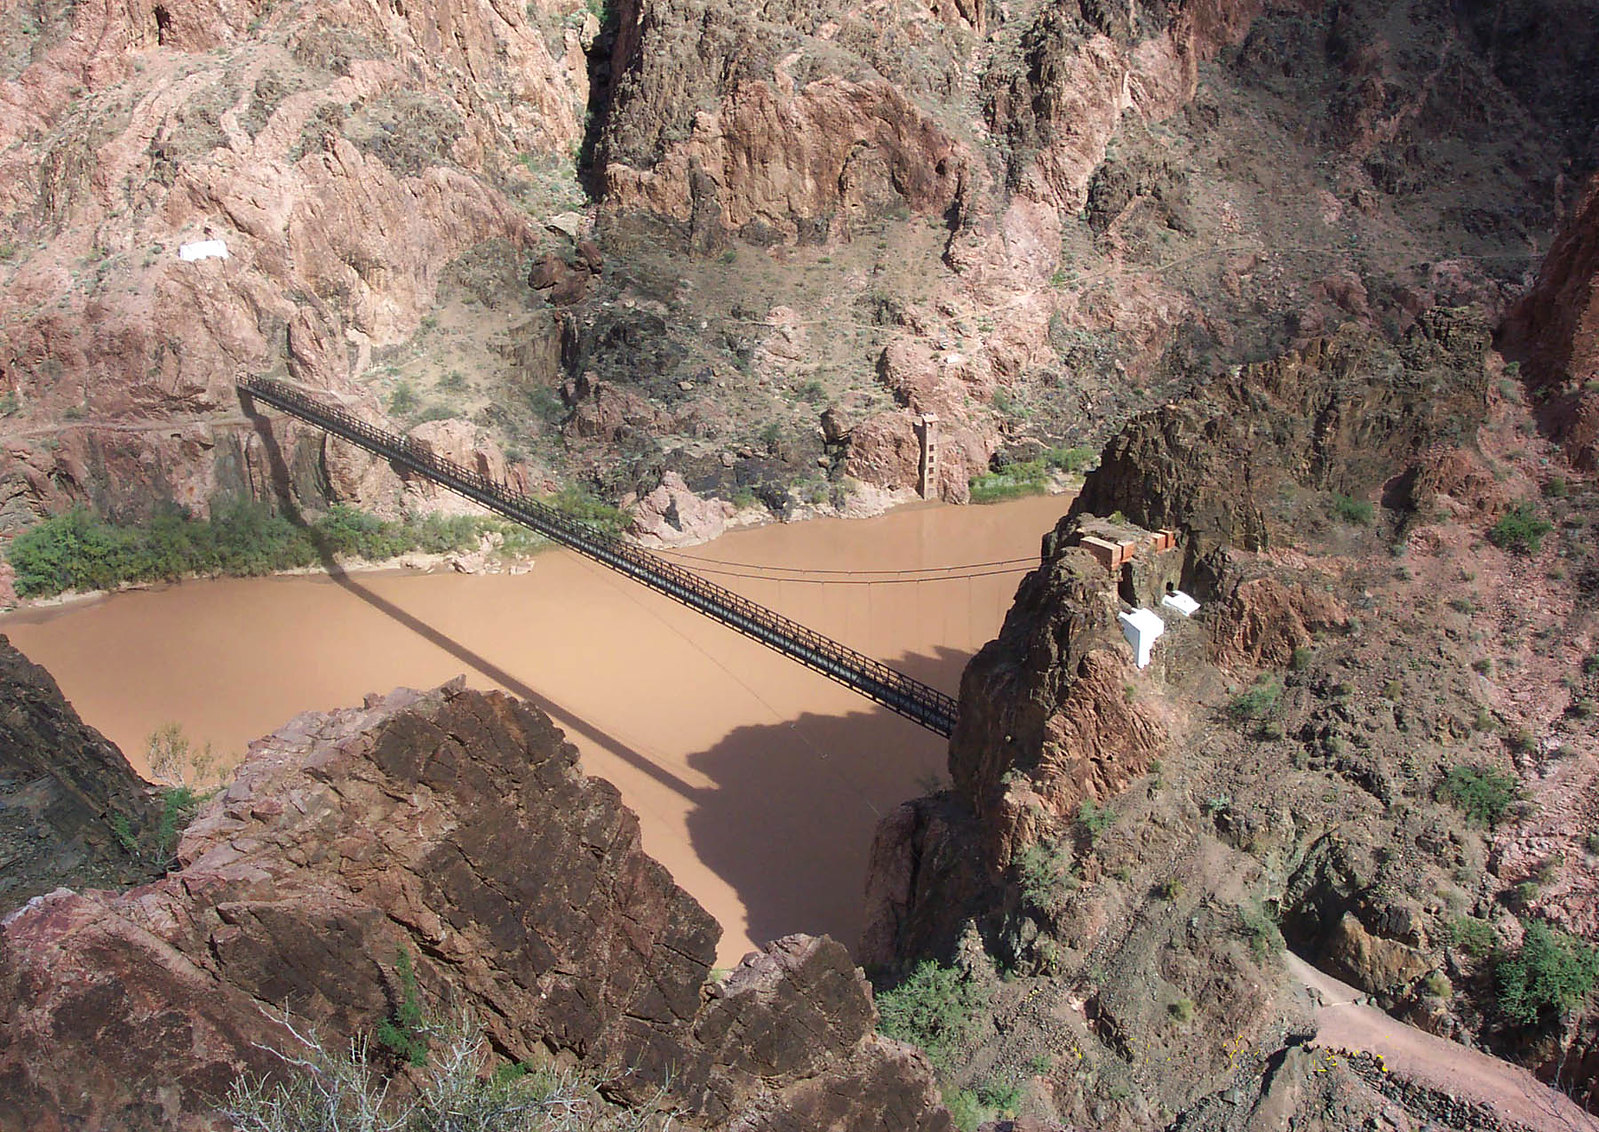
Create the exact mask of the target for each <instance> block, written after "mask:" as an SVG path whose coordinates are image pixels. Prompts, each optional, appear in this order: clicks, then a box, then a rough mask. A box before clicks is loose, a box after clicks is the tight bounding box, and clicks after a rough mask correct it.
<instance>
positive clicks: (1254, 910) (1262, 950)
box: [1238, 901, 1287, 959]
mask: <svg viewBox="0 0 1599 1132" xmlns="http://www.w3.org/2000/svg"><path fill="white" fill-rule="evenodd" d="M1238 918H1239V921H1240V923H1241V924H1242V925H1243V930H1244V938H1245V939H1247V940H1248V941H1249V949H1250V950H1251V951H1253V952H1254V953H1255V955H1256V956H1257V957H1259V958H1261V959H1264V958H1266V957H1267V956H1269V955H1276V954H1277V953H1279V952H1281V951H1282V950H1283V948H1284V947H1286V946H1287V944H1285V943H1284V942H1283V933H1282V929H1280V928H1279V927H1278V926H1277V919H1276V917H1275V916H1273V915H1272V913H1271V909H1269V908H1267V907H1266V906H1265V905H1264V904H1261V903H1258V902H1255V901H1251V902H1250V903H1248V904H1245V905H1243V906H1241V907H1240V908H1239V909H1238Z"/></svg>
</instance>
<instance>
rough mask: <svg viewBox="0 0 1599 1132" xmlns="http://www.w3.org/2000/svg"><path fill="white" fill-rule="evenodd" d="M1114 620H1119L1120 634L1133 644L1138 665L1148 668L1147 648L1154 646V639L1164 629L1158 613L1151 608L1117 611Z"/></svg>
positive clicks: (1164, 625) (1163, 623) (1164, 624)
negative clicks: (1126, 611)
mask: <svg viewBox="0 0 1599 1132" xmlns="http://www.w3.org/2000/svg"><path fill="white" fill-rule="evenodd" d="M1116 620H1118V621H1120V622H1121V626H1122V636H1124V637H1126V638H1127V643H1128V644H1130V645H1132V646H1133V655H1134V658H1135V659H1136V660H1137V662H1138V667H1140V668H1148V667H1149V650H1150V649H1152V648H1154V647H1155V641H1156V640H1158V639H1159V637H1160V635H1161V634H1162V633H1164V632H1165V631H1166V623H1165V622H1164V621H1162V620H1161V619H1160V614H1158V613H1156V612H1155V611H1154V610H1151V609H1134V610H1132V611H1131V612H1129V613H1118V614H1117V615H1116Z"/></svg>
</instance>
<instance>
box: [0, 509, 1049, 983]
mask: <svg viewBox="0 0 1599 1132" xmlns="http://www.w3.org/2000/svg"><path fill="white" fill-rule="evenodd" d="M1067 503H1068V499H1067V498H1066V497H1062V496H1057V497H1053V498H1035V499H1025V500H1019V501H1017V502H1013V503H1008V504H1002V505H996V506H989V507H943V506H925V505H924V506H916V507H910V508H905V509H902V510H899V511H895V512H892V513H890V514H888V515H884V516H881V517H879V518H875V519H865V520H852V521H847V520H836V519H823V520H814V521H811V522H805V523H796V524H792V525H787V526H784V525H773V526H768V527H761V528H756V529H752V530H746V531H738V532H734V533H732V534H729V535H726V536H724V537H723V538H721V539H719V540H717V541H716V542H714V543H710V544H707V545H705V546H700V547H693V548H690V549H688V550H685V551H678V552H673V553H672V557H673V558H674V559H677V560H679V561H684V562H686V563H689V564H691V565H692V564H694V563H695V562H696V561H698V563H699V565H700V567H702V568H704V569H706V570H707V571H710V570H715V571H720V572H719V573H714V574H709V575H708V576H710V577H712V578H713V579H714V580H715V581H718V582H720V583H722V584H723V585H726V586H727V587H728V588H730V589H733V590H737V591H738V592H740V593H743V594H745V595H747V596H749V597H750V598H752V599H754V600H756V601H759V602H761V603H763V604H765V605H768V606H771V607H772V608H774V609H776V610H778V611H780V612H782V613H785V614H787V615H788V616H790V617H793V618H795V619H797V620H799V621H801V622H803V623H804V624H806V625H809V626H811V627H812V628H814V629H816V630H818V631H819V632H822V633H825V634H827V635H829V636H831V637H834V638H836V639H838V640H840V641H843V642H844V643H845V644H848V645H850V646H852V647H854V648H856V649H859V650H861V651H862V652H865V653H868V654H870V655H872V656H874V657H877V658H879V659H881V660H884V661H886V662H888V663H890V664H893V665H895V666H897V667H900V668H902V669H904V670H905V671H906V672H908V673H910V674H911V675H913V676H915V677H917V678H919V679H921V680H924V681H926V682H927V683H930V684H932V685H934V686H935V687H938V688H940V689H943V690H944V691H947V692H949V693H951V694H954V693H955V692H957V691H958V689H959V683H960V673H961V669H962V668H963V667H964V665H965V663H966V661H967V659H968V658H969V657H970V656H971V654H972V653H973V652H974V651H975V650H976V649H977V648H978V647H980V646H981V645H982V644H983V642H985V641H987V640H989V639H990V638H991V637H993V636H994V634H995V633H996V632H997V630H998V628H999V625H1000V622H1001V620H1002V619H1003V616H1004V613H1005V610H1006V609H1007V608H1008V607H1009V604H1010V600H1011V597H1012V595H1013V594H1014V592H1015V588H1016V583H1017V582H1018V580H1019V579H1020V577H1021V575H1022V574H1023V573H1024V572H1025V571H1026V569H1028V566H1027V565H1025V564H1010V565H1005V566H985V567H981V568H978V569H973V570H964V569H963V570H957V571H951V573H955V574H962V575H977V576H962V577H953V578H928V577H927V573H928V572H929V571H932V572H935V573H936V572H938V569H937V568H942V567H951V566H961V565H963V564H971V563H995V562H1000V563H1005V562H1007V561H1009V560H1016V559H1025V560H1028V561H1029V562H1030V561H1036V557H1037V554H1038V546H1039V538H1040V536H1041V535H1042V534H1043V533H1044V531H1045V530H1047V529H1048V528H1049V527H1050V526H1052V525H1053V524H1054V522H1055V520H1056V519H1057V518H1058V517H1059V516H1060V515H1061V514H1062V513H1064V511H1065V509H1066V506H1067ZM774 568H782V570H783V572H784V573H785V574H787V573H790V572H795V573H796V576H795V577H794V578H790V579H786V580H785V579H774V578H772V577H771V576H770V575H771V574H772V573H773V571H774ZM799 571H804V572H806V574H805V580H800V579H799V577H798V576H797V572H799ZM863 571H870V572H871V573H861V572H863ZM893 571H910V572H912V573H902V574H897V575H896V574H892V573H890V572H893ZM742 575H761V576H759V577H749V576H742ZM0 632H4V633H6V634H7V635H9V636H10V637H11V639H12V641H13V643H15V644H16V645H17V647H19V648H20V649H22V651H23V652H25V653H26V654H27V655H28V656H30V657H31V658H32V659H33V660H35V661H37V662H38V663H40V664H43V665H44V666H46V667H47V668H49V669H50V671H51V672H52V673H54V675H55V677H56V679H57V681H59V683H60V684H61V688H62V690H63V691H64V692H65V693H66V695H67V697H68V698H69V699H71V700H72V702H73V704H74V705H75V706H76V707H77V709H78V711H79V713H81V714H82V716H83V718H84V719H85V720H87V721H88V722H89V723H91V724H93V725H94V726H95V727H98V728H99V729H100V730H101V731H103V732H104V733H105V734H106V735H108V736H109V737H110V738H111V739H113V740H114V741H115V742H116V743H117V744H118V745H119V746H121V747H122V749H123V750H124V751H125V752H127V754H128V756H129V758H130V759H131V760H132V761H133V762H134V764H135V765H136V766H140V767H141V769H142V764H143V762H144V753H145V750H146V740H147V737H148V736H149V734H150V733H151V731H153V730H154V729H155V728H156V727H157V726H159V725H161V724H163V723H166V722H169V721H175V722H177V723H179V724H181V725H182V726H183V728H184V730H185V731H186V733H187V734H188V735H189V736H190V737H191V738H193V739H194V740H196V741H210V742H211V743H213V744H215V745H216V747H217V748H218V749H219V750H222V751H226V752H242V751H243V750H244V747H245V745H246V744H247V743H248V742H249V740H251V739H253V738H256V737H258V736H260V735H263V734H266V733H267V732H269V731H271V730H273V729H274V728H276V727H277V726H279V725H280V724H282V723H283V722H284V721H286V720H287V719H289V718H290V717H291V716H293V715H295V714H296V713H298V712H301V711H306V710H311V709H317V710H326V709H331V708H336V707H340V706H344V705H349V704H355V703H359V702H360V700H361V697H362V696H363V695H364V694H365V693H367V692H372V691H387V690H388V689H390V688H392V687H395V686H396V685H410V686H412V687H431V686H433V685H436V684H439V683H442V682H444V681H446V680H449V679H450V678H452V677H454V676H456V675H458V674H462V673H464V674H465V675H466V678H467V680H468V682H469V683H471V684H472V685H474V686H476V687H482V688H502V689H505V690H507V691H509V692H512V693H514V694H516V695H518V696H523V697H526V698H528V699H530V700H533V701H535V702H536V703H538V704H539V705H540V706H542V707H543V708H544V709H545V710H546V711H548V712H549V713H550V714H551V716H553V717H554V719H555V720H556V722H557V723H558V724H559V725H560V726H561V727H562V728H564V729H565V731H566V733H567V735H568V736H569V737H570V738H571V739H572V740H573V741H574V742H575V743H576V744H577V745H578V747H579V748H580V749H581V751H582V757H583V766H584V769H586V770H587V771H588V772H589V773H591V774H597V775H600V776H602V777H605V778H607V779H609V780H611V781H612V782H614V783H615V784H616V785H617V786H618V787H619V788H620V789H621V791H622V795H623V797H624V798H625V799H626V800H627V802H628V804H629V805H630V806H632V807H633V809H634V810H636V811H637V812H638V815H639V818H640V820H641V822H642V825H643V834H644V845H645V848H646V849H647V850H648V851H649V852H650V853H651V854H652V855H653V856H655V857H656V858H657V859H659V860H660V861H661V862H662V863H664V864H665V865H666V866H667V867H668V868H669V869H671V871H672V874H673V876H675V877H676V878H677V881H678V883H679V884H681V885H682V886H683V887H684V888H686V889H687V890H688V891H689V892H691V893H693V894H694V896H695V897H697V898H698V899H699V900H700V902H701V903H702V904H704V905H705V906H706V908H707V909H709V910H710V912H711V913H712V914H713V915H714V916H716V918H717V919H718V920H719V921H721V923H722V926H723V929H724V935H723V937H722V942H721V946H720V948H719V960H718V961H719V962H721V963H723V964H731V963H733V962H736V961H737V959H738V958H739V957H740V956H742V955H743V954H744V953H745V952H746V951H748V950H749V949H750V948H751V946H753V944H754V942H755V941H765V940H769V939H773V938H775V937H777V936H781V935H785V934H788V933H790V932H797V931H805V932H812V933H821V932H827V933H829V934H831V935H833V936H835V937H836V938H838V939H840V940H842V941H844V942H845V943H847V944H849V945H850V946H851V947H853V946H854V944H855V940H856V937H857V936H858V934H859V931H860V921H861V890H862V884H863V881H864V878H865V870H866V862H867V854H868V852H869V850H870V848H871V838H872V831H873V828H874V826H875V825H876V822H877V820H878V818H879V817H880V816H881V815H882V814H884V813H887V812H889V811H890V810H892V809H893V807H894V806H896V805H898V804H899V803H900V802H902V801H904V800H905V799H907V798H910V797H913V796H915V795H917V794H920V793H923V792H925V790H926V789H927V787H928V785H929V784H930V782H931V781H932V780H933V779H934V777H935V776H939V777H943V776H944V775H945V773H946V771H945V744H944V742H943V740H941V739H939V738H938V737H937V736H935V735H932V734H930V733H929V732H926V731H923V730H921V729H920V728H918V727H916V726H915V725H913V724H911V723H908V722H906V721H904V720H902V719H900V718H899V717H898V716H895V715H893V714H892V713H890V712H888V711H886V710H884V709H881V708H879V707H877V706H876V705H874V704H872V703H870V702H869V701H867V700H865V699H862V698H861V697H859V696H857V695H855V694H854V693H852V692H850V691H848V690H846V689H845V688H843V687H841V686H839V685H837V684H834V683H833V682H832V681H830V680H828V679H826V678H824V677H822V676H819V675H817V674H815V673H812V672H810V671H808V670H806V669H804V668H802V667H800V666H799V665H798V664H796V663H794V662H793V661H790V660H787V659H785V658H783V657H781V656H779V655H778V654H776V653H774V652H771V651H769V650H767V649H765V648H763V647H762V646H760V645H758V644H755V643H754V642H752V641H750V640H747V639H746V638H744V637H741V636H739V635H738V634H736V633H734V632H732V631H731V630H729V629H726V628H723V627H722V626H720V625H718V624H716V623H714V622H712V621H710V620H708V619H706V618H704V617H701V616H700V615H698V614H695V613H692V612H690V611H688V610H686V609H684V608H683V607H681V606H679V605H677V604H675V603H673V602H671V601H669V600H668V599H666V598H664V597H661V596H658V595H656V594H654V593H652V592H650V591H648V590H646V589H644V588H643V587H642V586H640V585H638V584H637V583H634V582H631V581H629V580H627V579H625V578H623V577H621V576H620V575H617V574H614V573H612V572H610V571H608V570H606V569H604V568H603V567H600V566H596V565H593V564H592V563H589V562H587V561H586V560H584V559H582V558H579V557H578V556H577V555H575V554H572V553H570V552H567V551H564V550H561V551H551V552H548V553H546V554H543V555H540V556H539V557H538V558H537V559H536V562H535V565H534V566H533V568H532V570H531V571H529V572H528V573H527V574H525V575H521V576H515V577H513V576H509V575H490V576H483V577H472V576H466V575H460V574H449V573H440V574H416V573H409V572H398V571H395V572H372V573H358V574H354V575H350V576H348V577H345V578H342V579H330V578H327V577H324V576H293V577H278V578H259V579H230V580H221V581H202V582H185V583H183V584H181V585H174V586H166V587H161V588H156V589H149V590H140V591H134V592H128V593H121V594H117V595H114V596H111V597H106V598H100V599H95V600H91V601H85V602H79V603H75V604H71V605H67V606H62V607H56V608H48V609H33V610H25V611H22V612H19V613H14V614H9V615H7V616H5V617H0Z"/></svg>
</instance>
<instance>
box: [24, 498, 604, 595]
mask: <svg viewBox="0 0 1599 1132" xmlns="http://www.w3.org/2000/svg"><path fill="white" fill-rule="evenodd" d="M546 502H548V503H549V504H551V505H552V506H554V507H555V508H557V509H558V510H560V511H563V512H565V513H566V514H568V515H571V516H572V517H574V518H577V519H581V520H582V521H583V522H586V523H588V524H590V525H591V526H595V527H598V528H600V529H601V530H604V531H606V532H607V533H612V534H614V533H618V532H620V531H621V530H622V528H623V527H624V526H625V525H626V523H627V516H626V515H625V514H624V513H623V512H621V511H619V510H617V509H616V508H615V507H612V506H610V505H609V504H606V503H603V502H601V501H600V500H598V499H596V498H594V497H593V496H592V495H591V494H590V493H588V492H587V491H585V490H584V489H582V488H567V489H565V490H564V491H562V492H561V493H560V494H558V495H555V496H553V497H551V498H550V499H548V500H546ZM491 531H493V532H498V533H499V534H500V536H501V539H502V542H501V551H502V552H503V553H507V554H517V553H527V552H530V551H532V550H534V549H537V548H538V547H539V546H541V545H543V544H544V542H545V540H544V539H543V538H542V537H541V536H539V535H537V534H535V533H534V532H533V531H531V530H529V529H528V528H526V527H523V526H521V525H520V524H518V523H511V522H508V521H506V520H503V519H496V518H487V517H480V516H474V515H456V516H442V515H429V516H427V517H425V518H421V519H407V520H404V521H402V522H390V521H389V520H386V519H379V518H377V517H376V516H373V515H369V514H367V513H366V512H364V511H360V510H358V509H356V508H354V507H349V506H346V505H344V504H338V505H335V506H334V507H333V508H332V509H331V510H330V511H329V512H328V513H327V514H326V515H324V516H322V517H320V518H317V519H315V520H313V521H311V522H310V523H309V524H297V523H293V522H291V521H290V520H289V519H287V518H285V517H284V516H283V515H280V514H277V513H275V512H274V511H273V510H272V509H271V508H270V507H268V506H266V505H265V504H261V503H235V504H231V505H228V506H224V507H218V508H216V509H215V510H213V512H212V516H211V518H209V519H194V518H191V517H190V516H189V514H188V512H186V511H184V510H183V509H182V508H178V507H173V508H170V509H168V510H166V511H163V512H161V513H159V514H157V515H155V516H154V517H153V518H151V519H150V521H149V522H147V523H141V524H138V525H130V526H124V525H120V524H114V523H108V522H106V521H105V520H104V519H101V518H99V517H98V516H96V515H94V514H93V513H92V512H90V511H89V510H88V509H86V508H82V507H77V508H74V509H72V510H71V511H67V512H64V513H62V514H60V515H55V516H52V517H51V518H49V519H46V520H44V521H43V522H41V523H38V524H36V525H34V526H33V527H30V528H29V529H28V530H26V531H24V532H23V533H22V534H20V535H18V536H17V537H16V538H15V539H13V540H12V543H11V546H10V547H9V549H8V550H7V552H6V557H7V558H8V559H9V560H10V562H11V565H12V566H13V567H14V568H15V569H16V575H17V577H16V588H17V593H19V594H20V595H22V596H23V597H45V596H48V595H50V594H57V593H60V592H62V591H63V590H107V589H114V588H116V587H117V586H120V585H124V584H126V583H129V582H170V581H177V580H178V579H180V578H185V577H191V576H195V575H201V576H206V575H218V574H226V575H232V576H242V577H250V576H255V575H260V574H272V573H276V572H278V571H281V570H294V569H299V568H302V567H306V566H311V565H314V564H315V563H317V562H318V561H320V560H321V555H322V551H323V550H326V551H329V552H331V553H333V554H335V555H339V556H347V557H356V558H363V559H367V560H370V561H374V562H379V561H383V560H385V559H389V558H395V557H397V556H399V555H401V554H406V553H409V552H411V551H418V550H419V551H423V552H426V553H429V554H447V553H450V552H452V551H459V550H469V549H472V548H475V547H476V546H477V545H478V543H479V541H480V540H481V538H482V536H483V535H484V534H486V533H489V532H491Z"/></svg>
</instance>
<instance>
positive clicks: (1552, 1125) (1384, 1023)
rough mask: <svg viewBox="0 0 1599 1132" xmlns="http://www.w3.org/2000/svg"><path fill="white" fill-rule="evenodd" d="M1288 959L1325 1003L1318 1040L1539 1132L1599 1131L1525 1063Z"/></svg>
mask: <svg viewBox="0 0 1599 1132" xmlns="http://www.w3.org/2000/svg"><path fill="white" fill-rule="evenodd" d="M1287 963H1288V970H1289V973H1290V974H1292V975H1293V977H1294V978H1295V979H1297V980H1298V981H1299V982H1300V983H1301V984H1303V985H1304V986H1305V987H1306V988H1308V989H1309V990H1310V991H1311V992H1312V996H1313V999H1314V1000H1315V1001H1317V1002H1318V1003H1319V1006H1318V1009H1317V1011H1316V1027H1317V1030H1316V1041H1315V1044H1316V1045H1318V1046H1324V1047H1327V1048H1329V1049H1348V1050H1358V1051H1361V1052H1364V1053H1371V1054H1381V1055H1382V1059H1383V1062H1384V1063H1385V1064H1386V1065H1387V1066H1388V1069H1389V1071H1390V1072H1391V1073H1395V1074H1398V1075H1399V1076H1401V1077H1406V1078H1409V1079H1410V1080H1412V1081H1415V1082H1417V1083H1418V1084H1421V1085H1425V1086H1427V1087H1428V1088H1432V1089H1438V1090H1440V1091H1442V1092H1445V1093H1451V1094H1453V1095H1455V1096H1457V1097H1464V1098H1466V1099H1468V1100H1473V1101H1477V1102H1479V1103H1481V1104H1485V1105H1488V1106H1489V1107H1490V1108H1492V1109H1493V1110H1494V1111H1495V1112H1496V1113H1498V1114H1499V1115H1500V1116H1501V1117H1503V1118H1504V1119H1506V1120H1513V1121H1515V1122H1517V1123H1518V1124H1524V1125H1526V1126H1527V1127H1528V1128H1534V1129H1539V1130H1540V1132H1542V1130H1544V1129H1548V1130H1549V1132H1572V1130H1580V1132H1599V1120H1595V1119H1594V1118H1593V1117H1592V1116H1589V1115H1588V1114H1587V1113H1586V1112H1584V1111H1583V1110H1582V1109H1580V1108H1579V1107H1577V1105H1576V1104H1574V1103H1573V1102H1572V1101H1571V1099H1570V1098H1569V1097H1567V1096H1566V1095H1565V1094H1563V1093H1560V1092H1557V1091H1556V1090H1554V1089H1551V1088H1550V1087H1549V1086H1547V1085H1545V1084H1544V1083H1543V1082H1542V1081H1539V1080H1538V1079H1537V1078H1536V1077H1534V1076H1533V1075H1532V1074H1531V1073H1529V1072H1527V1070H1525V1069H1522V1068H1521V1067H1519V1066H1516V1065H1511V1064H1510V1063H1509V1062H1507V1061H1501V1060H1500V1059H1499V1058H1497V1057H1491V1056H1489V1055H1488V1054H1485V1053H1482V1052H1480V1051H1478V1050H1474V1049H1468V1048H1467V1047H1465V1046H1463V1045H1459V1044H1457V1043H1455V1042H1451V1041H1448V1040H1446V1039H1444V1038H1440V1037H1437V1036H1435V1035H1433V1034H1429V1033H1426V1032H1425V1031H1422V1030H1418V1029H1416V1028H1415V1027H1414V1026H1407V1025H1405V1024H1404V1023H1403V1022H1399V1021H1396V1020H1395V1019H1393V1018H1391V1017H1389V1016H1388V1015H1387V1014H1384V1013H1383V1012H1382V1011H1381V1010H1377V1009H1376V1008H1374V1007H1371V1006H1366V1005H1365V1004H1364V1000H1365V997H1366V996H1365V995H1364V994H1363V993H1362V992H1361V991H1359V990H1357V989H1356V988H1354V987H1352V986H1350V985H1349V984H1347V983H1342V982H1339V981H1338V980H1337V979H1335V978H1333V977H1332V976H1331V975H1328V974H1326V973H1325V972H1322V971H1318V970H1317V969H1316V968H1314V967H1312V966H1311V965H1310V964H1309V963H1306V962H1305V961H1304V960H1303V959H1300V958H1299V957H1298V956H1297V955H1294V954H1292V953H1289V954H1288V956H1287Z"/></svg>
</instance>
